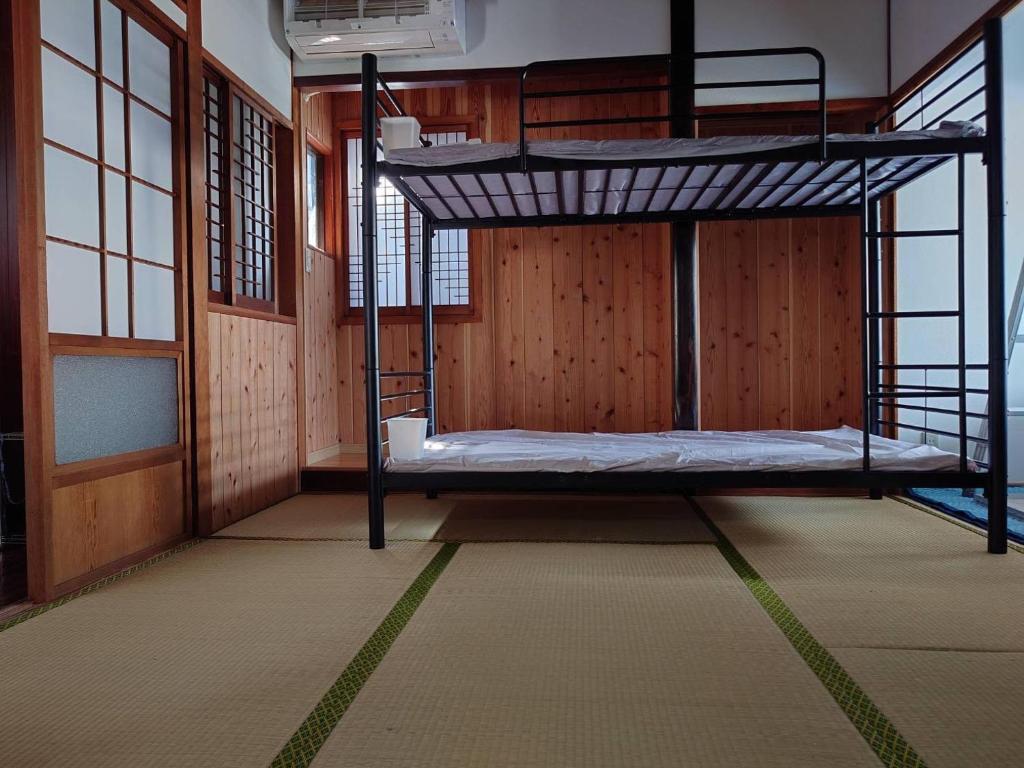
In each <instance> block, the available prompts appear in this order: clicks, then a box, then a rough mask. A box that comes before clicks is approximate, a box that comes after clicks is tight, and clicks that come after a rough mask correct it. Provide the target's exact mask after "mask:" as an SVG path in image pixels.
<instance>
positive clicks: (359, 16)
mask: <svg viewBox="0 0 1024 768" xmlns="http://www.w3.org/2000/svg"><path fill="white" fill-rule="evenodd" d="M284 3H285V36H286V37H287V38H288V43H289V44H290V45H291V47H292V49H293V50H294V51H295V52H296V53H297V54H298V55H299V57H300V58H302V59H304V60H306V61H311V60H319V61H322V60H324V59H332V58H353V57H356V56H359V55H361V54H363V53H366V52H368V51H372V52H374V53H376V54H377V55H379V56H403V55H404V56H427V55H447V56H458V55H460V54H463V53H465V52H466V22H465V8H466V2H465V0H284Z"/></svg>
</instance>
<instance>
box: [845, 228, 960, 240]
mask: <svg viewBox="0 0 1024 768" xmlns="http://www.w3.org/2000/svg"><path fill="white" fill-rule="evenodd" d="M959 236H960V230H959V229H908V230H904V231H902V232H865V233H864V237H871V238H880V239H887V240H888V239H895V238H901V237H959Z"/></svg>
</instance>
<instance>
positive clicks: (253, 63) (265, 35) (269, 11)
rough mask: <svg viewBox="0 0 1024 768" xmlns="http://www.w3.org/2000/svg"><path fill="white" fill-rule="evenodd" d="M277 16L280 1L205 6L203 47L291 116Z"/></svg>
mask: <svg viewBox="0 0 1024 768" xmlns="http://www.w3.org/2000/svg"><path fill="white" fill-rule="evenodd" d="M282 13H283V11H282V6H281V0H206V2H204V3H203V47H204V48H205V49H206V50H207V51H209V52H210V53H212V54H213V55H214V56H215V57H216V58H217V60H218V61H221V62H223V63H224V65H225V66H227V67H228V68H230V69H231V71H232V72H234V73H235V74H236V75H238V77H239V78H240V79H241V80H242V81H243V82H244V83H245V84H246V85H248V86H249V87H250V88H252V89H253V90H254V91H256V92H257V93H259V94H260V95H261V96H263V97H264V98H265V99H266V100H267V101H269V102H270V103H271V104H273V105H274V106H275V107H276V108H277V109H278V110H280V111H281V112H282V113H284V114H285V115H288V116H291V112H292V93H291V89H292V69H291V49H290V48H289V47H288V43H287V41H286V40H285V39H284V22H283V20H282Z"/></svg>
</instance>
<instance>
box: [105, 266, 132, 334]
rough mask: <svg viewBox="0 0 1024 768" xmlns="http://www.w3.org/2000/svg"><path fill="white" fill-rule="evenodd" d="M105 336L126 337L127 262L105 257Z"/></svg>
mask: <svg viewBox="0 0 1024 768" xmlns="http://www.w3.org/2000/svg"><path fill="white" fill-rule="evenodd" d="M107 335H108V336H123V337H127V336H128V262H127V261H126V260H125V259H119V258H118V257H117V256H107Z"/></svg>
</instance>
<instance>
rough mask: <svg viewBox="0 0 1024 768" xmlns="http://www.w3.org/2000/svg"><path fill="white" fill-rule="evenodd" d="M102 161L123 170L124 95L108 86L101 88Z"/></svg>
mask: <svg viewBox="0 0 1024 768" xmlns="http://www.w3.org/2000/svg"><path fill="white" fill-rule="evenodd" d="M103 160H104V162H106V163H107V164H108V165H112V166H114V167H115V168H119V169H121V170H122V171H123V170H124V169H125V167H124V94H123V93H121V92H120V91H118V90H116V89H115V88H111V87H110V86H109V85H104V86H103Z"/></svg>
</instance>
